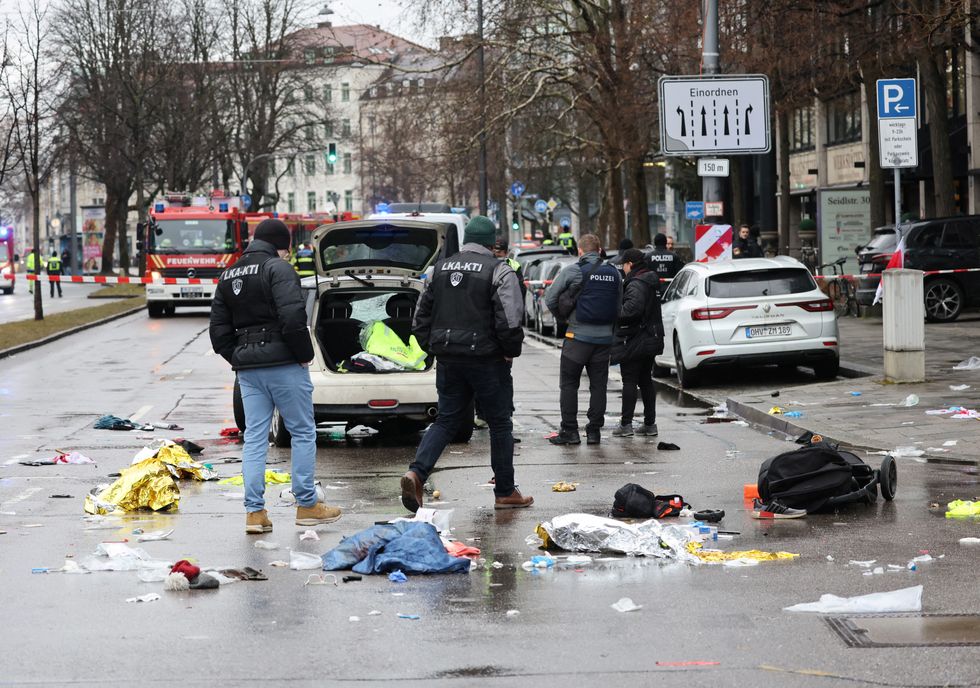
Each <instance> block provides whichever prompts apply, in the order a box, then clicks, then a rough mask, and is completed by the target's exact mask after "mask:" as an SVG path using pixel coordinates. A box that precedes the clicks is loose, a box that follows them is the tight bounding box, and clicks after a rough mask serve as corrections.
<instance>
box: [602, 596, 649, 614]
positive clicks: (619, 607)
mask: <svg viewBox="0 0 980 688" xmlns="http://www.w3.org/2000/svg"><path fill="white" fill-rule="evenodd" d="M609 606H610V607H612V608H613V609H615V610H616V611H617V612H635V611H637V610H639V609H643V605H642V604H634V603H633V600H631V599H630V598H628V597H621V598H620V599H619V601H618V602H613V603H612V604H611V605H609Z"/></svg>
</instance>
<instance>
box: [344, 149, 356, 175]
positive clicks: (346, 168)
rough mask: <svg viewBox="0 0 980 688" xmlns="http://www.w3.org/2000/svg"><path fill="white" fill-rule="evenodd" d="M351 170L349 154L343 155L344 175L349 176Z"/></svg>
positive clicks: (352, 167) (352, 166)
mask: <svg viewBox="0 0 980 688" xmlns="http://www.w3.org/2000/svg"><path fill="white" fill-rule="evenodd" d="M353 169H354V165H353V164H352V161H351V154H350V153H344V174H350V173H351V171H352V170H353Z"/></svg>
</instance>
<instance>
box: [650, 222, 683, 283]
mask: <svg viewBox="0 0 980 688" xmlns="http://www.w3.org/2000/svg"><path fill="white" fill-rule="evenodd" d="M647 263H648V264H649V268H650V270H651V271H652V272H655V273H657V277H658V278H659V279H662V280H663V279H674V276H675V275H676V274H677V273H678V272H680V271H681V268H682V267H684V261H682V260H681V259H680V257H679V256H678V255H677V254H676V253H674V252H673V251H668V250H667V236H666V235H665V234H663V233H659V232H658V233H657V236H655V237H654V238H653V251H651V252H650V253H649V254H648V255H647ZM669 286H670V283H669V282H661V283H660V294H663V293H664V291H666V290H667V287H669Z"/></svg>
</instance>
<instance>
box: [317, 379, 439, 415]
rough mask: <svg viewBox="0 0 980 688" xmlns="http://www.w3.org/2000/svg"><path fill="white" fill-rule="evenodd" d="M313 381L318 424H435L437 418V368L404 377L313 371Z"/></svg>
mask: <svg viewBox="0 0 980 688" xmlns="http://www.w3.org/2000/svg"><path fill="white" fill-rule="evenodd" d="M310 380H311V382H312V383H313V413H314V416H316V419H317V422H324V421H340V420H346V421H351V422H355V423H357V422H369V421H372V422H377V421H379V420H384V419H386V418H407V419H409V420H418V421H425V420H433V419H434V418H435V415H436V408H437V405H438V400H439V395H438V393H437V392H436V369H435V367H434V366H433V367H432V368H430V369H429V370H424V371H419V372H412V371H406V372H404V373H334V372H329V371H325V370H323V369H319V370H316V369H313V370H311V371H310ZM372 402H374V403H372ZM382 404H383V405H382ZM388 404H394V405H388Z"/></svg>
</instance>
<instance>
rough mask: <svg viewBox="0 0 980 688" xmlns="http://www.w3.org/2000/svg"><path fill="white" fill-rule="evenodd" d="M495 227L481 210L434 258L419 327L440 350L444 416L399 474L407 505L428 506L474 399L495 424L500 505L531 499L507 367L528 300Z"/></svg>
mask: <svg viewBox="0 0 980 688" xmlns="http://www.w3.org/2000/svg"><path fill="white" fill-rule="evenodd" d="M496 234H497V230H496V227H494V224H493V222H491V221H490V219H489V218H486V217H483V216H482V215H477V216H476V217H474V218H473V219H472V220H470V221H469V223H467V225H466V229H465V230H464V232H463V247H462V249H461V250H460V252H459V253H457V254H456V255H454V256H450V257H449V258H444V259H442V260H440V261H437V262H436V265H435V267H434V269H433V273H432V279H430V280H429V285H428V287H427V288H426V290H425V293H423V294H422V297H421V298H420V299H419V305H418V308H417V309H416V311H415V323H414V326H413V328H412V329H413V333H414V334H415V336H416V338H417V339H418V341H419V344H420V345H421V346H422V348H423V349H425V350H426V351H428V352H429V353H432V354H435V356H436V361H437V362H436V390H437V391H438V393H439V416H438V418H436V421H435V423H433V424H432V426H431V427H430V428H429V429H428V431H427V432H426V433H425V435H424V436H423V437H422V442H421V444H419V448H418V451H417V452H416V453H415V461H413V462H412V465H411V466H410V467H409V471H408V472H407V473H405V475H404V476H402V479H401V499H402V504H404V505H405V508H406V509H408V510H409V511H418V509H419V507H421V506H422V485H423V484H424V483H425V481H426V480H427V479H428V477H429V474H430V473H431V472H432V469H433V468H434V467H435V465H436V461H438V460H439V457H440V456H441V455H442V452H443V450H444V449H445V448H446V445H448V444H449V442H450V441H451V440H452V438H453V436H454V435H455V434H456V432H457V430H458V428H459V427H460V426H461V424H462V423H472V422H473V417H472V415H471V414H470V413H468V411H469V408H470V403H471V402H472V401H473V400H474V398H475V399H476V401H477V403H478V404H479V407H480V411H481V413H482V414H483V419H484V420H485V421H487V424H488V425H489V426H490V465H491V467H492V468H493V473H494V478H495V484H494V488H493V492H494V508H496V509H517V508H522V507H528V506H531V504H532V503H534V499H533V498H532V497H524V496H523V495H521V493H520V491H518V489H517V488H516V487H515V485H514V434H513V430H514V426H513V423H512V422H511V403H512V401H513V388H512V387H511V388H509V389H508V386H507V385H506V384H505V380H506V378H507V377H508V376H509V372H510V371H509V370H508V369H507V367H508V366H509V365H510V362H511V361H512V360H513V359H514V358H516V357H517V356H520V355H521V344H522V342H523V341H524V328H523V326H522V323H523V320H524V302H523V300H522V299H521V288H520V285H519V284H518V282H517V275H516V274H515V273H514V270H513V269H512V268H511V267H510V266H509V265H508V264H507V262H506V261H501V260H498V259H497V258H496V257H494V255H493V253H491V252H490V247H491V246H493V245H494V241H495V240H496Z"/></svg>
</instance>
